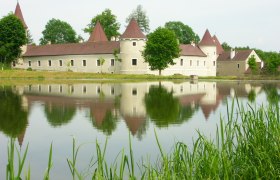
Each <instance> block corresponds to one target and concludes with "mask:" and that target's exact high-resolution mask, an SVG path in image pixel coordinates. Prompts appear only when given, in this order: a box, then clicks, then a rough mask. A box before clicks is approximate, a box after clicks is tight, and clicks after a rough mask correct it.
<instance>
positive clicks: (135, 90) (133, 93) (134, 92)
mask: <svg viewBox="0 0 280 180" xmlns="http://www.w3.org/2000/svg"><path fill="white" fill-rule="evenodd" d="M132 95H133V96H136V95H137V89H136V88H133V89H132Z"/></svg>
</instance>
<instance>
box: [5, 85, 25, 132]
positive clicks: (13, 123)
mask: <svg viewBox="0 0 280 180" xmlns="http://www.w3.org/2000/svg"><path fill="white" fill-rule="evenodd" d="M0 99H1V101H0V131H2V132H4V133H5V134H6V135H7V136H10V137H17V136H18V135H20V134H21V133H22V132H24V131H25V129H26V127H27V124H28V120H27V115H28V113H27V111H25V110H24V109H23V107H22V99H21V96H19V95H17V94H15V93H13V92H12V88H11V87H2V88H0Z"/></svg>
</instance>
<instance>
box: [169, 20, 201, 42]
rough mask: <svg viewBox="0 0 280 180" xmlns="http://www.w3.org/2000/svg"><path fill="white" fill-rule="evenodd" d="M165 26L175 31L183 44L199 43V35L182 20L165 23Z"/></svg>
mask: <svg viewBox="0 0 280 180" xmlns="http://www.w3.org/2000/svg"><path fill="white" fill-rule="evenodd" d="M165 28H167V29H169V30H172V31H174V32H175V34H176V36H177V38H178V39H179V41H180V43H182V44H190V43H191V42H195V43H198V42H199V41H200V38H199V36H198V35H197V34H196V33H194V31H193V30H192V28H191V27H189V26H188V25H185V24H183V23H182V22H180V21H170V22H167V23H165Z"/></svg>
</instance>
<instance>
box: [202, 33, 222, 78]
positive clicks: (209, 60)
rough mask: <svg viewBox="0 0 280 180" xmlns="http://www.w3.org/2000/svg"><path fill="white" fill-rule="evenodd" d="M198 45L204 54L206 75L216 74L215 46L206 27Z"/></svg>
mask: <svg viewBox="0 0 280 180" xmlns="http://www.w3.org/2000/svg"><path fill="white" fill-rule="evenodd" d="M198 46H199V48H200V49H201V50H202V51H203V52H204V54H205V55H206V67H207V76H216V69H217V57H218V55H217V46H216V44H215V42H214V39H213V38H212V36H211V34H210V32H209V30H208V29H207V30H206V32H205V33H204V36H203V38H202V40H201V41H200V43H199V44H198Z"/></svg>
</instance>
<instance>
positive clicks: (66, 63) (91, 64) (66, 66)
mask: <svg viewBox="0 0 280 180" xmlns="http://www.w3.org/2000/svg"><path fill="white" fill-rule="evenodd" d="M100 58H104V59H105V63H104V64H103V65H102V66H101V65H100V66H97V60H98V59H100ZM111 59H115V57H114V55H113V54H96V55H65V56H39V57H24V68H25V69H27V68H29V67H30V68H32V69H33V70H47V71H74V72H93V73H101V71H102V72H103V73H119V72H120V62H117V61H115V65H114V66H111ZM49 60H51V62H52V64H51V66H49V62H48V61H49ZM60 60H62V66H60V64H59V61H60ZM71 60H74V66H71V64H70V62H71ZM83 60H86V66H83ZM29 61H31V66H29ZM38 61H40V62H41V66H39V65H38Z"/></svg>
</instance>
